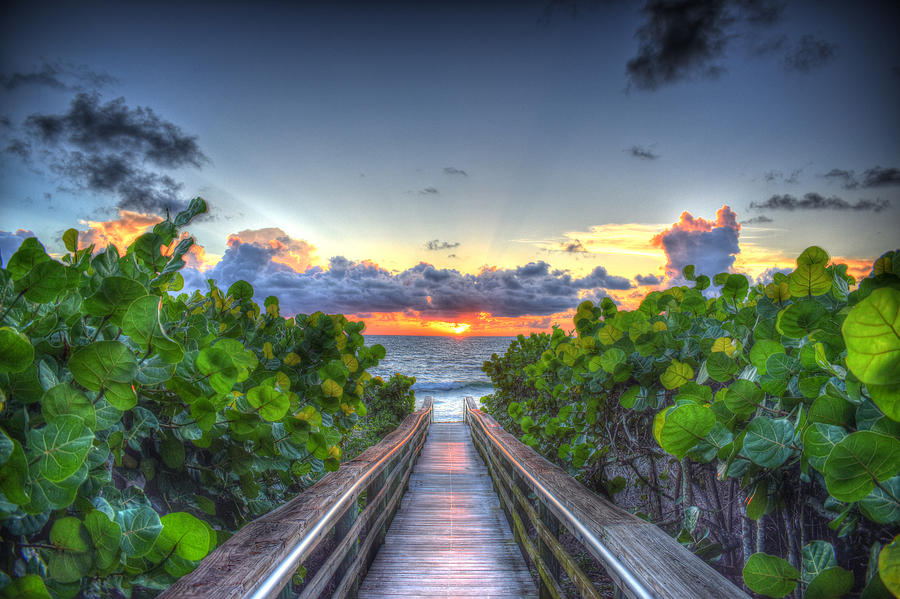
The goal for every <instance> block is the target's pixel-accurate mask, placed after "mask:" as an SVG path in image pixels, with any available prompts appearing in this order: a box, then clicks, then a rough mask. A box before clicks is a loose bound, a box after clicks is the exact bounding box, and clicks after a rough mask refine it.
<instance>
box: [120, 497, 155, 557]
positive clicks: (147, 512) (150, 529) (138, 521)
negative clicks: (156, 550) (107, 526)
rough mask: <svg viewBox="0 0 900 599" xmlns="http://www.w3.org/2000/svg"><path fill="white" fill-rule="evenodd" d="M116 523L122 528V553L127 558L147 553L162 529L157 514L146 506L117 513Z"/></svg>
mask: <svg viewBox="0 0 900 599" xmlns="http://www.w3.org/2000/svg"><path fill="white" fill-rule="evenodd" d="M116 523H117V524H118V525H119V526H120V527H121V528H122V551H124V552H125V555H127V556H129V557H141V556H142V555H146V554H147V553H149V552H150V550H151V549H153V544H154V543H155V542H156V538H157V537H158V536H159V533H160V531H161V530H162V528H163V526H162V522H160V519H159V514H157V513H156V512H155V511H154V510H153V508H150V507H146V506H142V507H138V508H131V509H127V510H122V511H121V512H118V513H117V514H116Z"/></svg>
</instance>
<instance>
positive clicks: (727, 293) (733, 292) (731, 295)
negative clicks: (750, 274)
mask: <svg viewBox="0 0 900 599" xmlns="http://www.w3.org/2000/svg"><path fill="white" fill-rule="evenodd" d="M748 289H750V283H749V281H747V277H745V276H744V275H739V274H730V275H728V278H727V279H725V284H724V285H723V286H722V297H724V298H725V299H726V300H728V301H729V302H730V303H732V304H736V303H737V302H740V301H743V300H744V298H745V297H747V290H748Z"/></svg>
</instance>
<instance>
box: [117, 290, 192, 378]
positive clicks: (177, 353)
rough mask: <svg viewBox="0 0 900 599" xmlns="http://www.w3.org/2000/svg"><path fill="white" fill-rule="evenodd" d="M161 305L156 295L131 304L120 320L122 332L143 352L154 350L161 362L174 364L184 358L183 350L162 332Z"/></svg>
mask: <svg viewBox="0 0 900 599" xmlns="http://www.w3.org/2000/svg"><path fill="white" fill-rule="evenodd" d="M161 304H162V300H161V299H160V298H159V296H157V295H145V296H143V297H139V298H138V299H136V300H134V301H133V302H131V305H130V306H129V307H128V310H127V311H126V312H125V316H124V317H123V318H122V332H123V333H125V334H126V335H128V336H129V337H131V339H132V341H134V342H135V343H137V344H138V346H140V348H141V350H142V351H143V352H149V351H151V350H155V351H156V353H158V354H159V355H160V357H161V358H162V359H163V360H165V361H166V362H169V363H171V364H176V363H178V362H180V361H181V359H182V358H183V357H184V350H183V349H182V348H181V346H180V345H178V343H177V342H175V341H173V340H172V339H171V338H169V336H168V335H166V333H165V331H163V328H162V324H161V323H160V313H159V309H160V306H161ZM166 378H168V377H166ZM164 380H165V379H164Z"/></svg>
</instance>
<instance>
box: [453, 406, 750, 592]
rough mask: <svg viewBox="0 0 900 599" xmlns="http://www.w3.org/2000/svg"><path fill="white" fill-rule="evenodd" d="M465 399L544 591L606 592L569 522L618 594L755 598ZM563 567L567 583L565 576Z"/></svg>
mask: <svg viewBox="0 0 900 599" xmlns="http://www.w3.org/2000/svg"><path fill="white" fill-rule="evenodd" d="M465 401H466V406H465V415H466V416H465V417H466V422H467V423H468V424H469V429H470V431H471V435H472V439H473V441H474V442H475V447H476V448H477V449H478V451H479V453H480V454H481V456H482V457H483V458H484V461H485V463H486V464H487V466H488V470H489V471H490V474H491V478H492V479H493V481H494V487H495V488H496V490H497V494H498V495H499V496H500V500H501V505H502V506H503V510H504V512H505V513H506V517H507V519H508V520H509V522H510V527H511V528H512V529H513V534H514V536H515V538H516V541H517V542H518V543H519V546H520V547H521V548H522V550H523V553H524V554H526V555H527V556H528V558H529V560H530V561H531V563H532V564H533V565H534V566H535V568H536V569H537V571H538V575H539V577H540V582H539V588H540V596H541V598H542V599H543V598H545V597H552V598H554V599H557V598H561V597H566V593H565V591H564V586H565V587H567V588H569V589H570V590H571V589H572V588H574V589H575V592H576V593H577V594H578V595H579V596H581V597H591V598H599V597H601V596H602V595H601V594H600V592H599V591H598V590H597V589H596V588H595V587H594V585H593V583H592V582H591V579H590V578H589V577H588V576H587V575H586V574H585V572H584V571H583V570H582V569H581V568H580V567H579V564H578V559H576V558H575V557H573V556H572V555H571V554H570V553H569V552H568V551H567V550H566V548H565V547H564V543H562V542H561V541H560V537H561V535H560V533H561V531H563V530H567V531H569V533H571V535H573V536H574V537H575V539H577V541H578V542H579V543H580V544H581V545H582V546H583V547H584V549H586V550H587V552H589V553H590V554H591V555H592V556H593V558H594V559H596V560H597V561H598V562H599V563H600V564H601V565H602V566H603V568H604V569H605V570H606V573H607V574H608V575H609V577H610V578H611V579H612V581H613V583H614V585H615V595H616V597H629V598H631V599H651V598H656V599H676V598H677V599H684V598H694V597H702V598H704V599H707V598H708V599H749V597H748V596H747V595H746V594H745V593H744V592H743V591H742V590H741V589H739V588H738V587H736V586H735V585H733V584H732V583H731V582H730V581H729V580H728V579H727V578H725V577H724V576H722V575H721V574H719V573H718V572H717V571H715V570H714V569H713V568H712V567H710V566H709V565H708V564H707V563H706V562H704V561H703V560H701V559H700V558H699V557H697V556H696V555H694V554H693V553H691V552H690V551H688V550H687V549H686V548H684V547H682V546H681V545H680V544H679V543H678V542H677V541H675V539H673V538H672V537H670V536H669V535H668V534H666V532H665V531H663V530H662V529H660V528H659V527H657V526H655V525H653V524H651V523H650V522H647V521H646V520H642V519H640V518H638V517H637V516H634V515H632V514H630V513H628V512H626V511H625V510H623V509H622V508H620V507H618V506H616V505H614V504H612V503H610V502H609V501H607V500H606V499H604V498H602V497H600V496H599V495H596V494H594V493H592V492H591V491H589V490H588V489H587V488H585V487H584V486H583V485H582V484H581V483H579V482H578V481H576V480H575V479H573V478H572V477H571V476H569V475H568V474H567V473H566V472H565V471H564V470H562V469H561V468H559V467H558V466H556V465H555V464H552V463H550V462H549V461H547V460H546V459H544V457H543V456H541V455H540V454H538V453H537V452H536V451H534V450H533V449H531V448H530V447H528V446H527V445H525V444H523V443H521V442H520V441H519V440H518V439H516V438H515V437H513V436H512V435H511V434H509V433H507V432H506V431H504V430H503V428H502V427H500V425H499V424H497V422H496V421H495V420H494V419H493V418H491V417H490V416H488V415H487V414H484V413H483V412H482V411H481V410H479V409H478V407H477V405H476V403H475V401H474V400H473V399H472V398H471V397H467V398H466V400H465ZM529 525H530V527H529ZM529 528H530V529H531V530H533V531H534V537H535V538H534V539H532V538H531V536H530V535H529V534H528V532H529ZM562 572H565V574H566V577H567V578H568V580H569V583H567V584H563V581H564V579H563V578H561V573H562Z"/></svg>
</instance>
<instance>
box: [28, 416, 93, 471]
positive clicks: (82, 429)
mask: <svg viewBox="0 0 900 599" xmlns="http://www.w3.org/2000/svg"><path fill="white" fill-rule="evenodd" d="M93 441H94V433H93V432H92V431H91V429H89V428H88V427H86V426H85V425H84V421H83V420H82V419H81V418H79V417H78V416H73V415H71V414H63V415H61V416H57V417H56V418H54V419H53V420H51V421H50V422H48V423H47V425H46V426H43V427H41V428H38V429H32V430H30V431H28V454H29V458H30V461H31V462H32V463H33V466H34V468H35V471H36V472H37V473H38V474H39V475H40V476H42V477H43V478H45V479H47V480H48V481H50V482H61V481H63V480H65V479H67V478H69V477H70V476H72V475H73V474H75V472H77V471H78V469H79V468H81V465H82V464H84V460H85V458H86V457H87V454H88V452H89V451H90V450H91V445H92V443H93Z"/></svg>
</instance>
